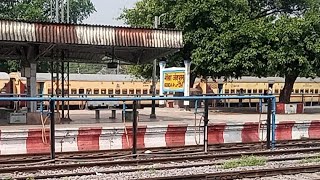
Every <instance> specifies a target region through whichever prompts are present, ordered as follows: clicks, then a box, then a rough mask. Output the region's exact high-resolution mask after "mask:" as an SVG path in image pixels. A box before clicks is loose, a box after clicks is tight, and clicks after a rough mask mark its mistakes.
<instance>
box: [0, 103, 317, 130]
mask: <svg viewBox="0 0 320 180" xmlns="http://www.w3.org/2000/svg"><path fill="white" fill-rule="evenodd" d="M138 111H139V125H148V126H167V125H168V124H170V125H174V124H186V125H194V124H195V115H194V109H192V110H191V111H185V110H183V109H177V108H157V109H156V114H157V118H156V119H150V118H149V116H150V112H151V108H144V109H139V110H138ZM198 111H199V112H203V109H198ZM121 112H122V110H121V109H117V115H116V117H117V119H114V120H112V119H109V117H110V116H111V110H107V109H102V110H100V119H99V120H96V119H95V110H71V111H70V118H71V120H72V121H71V122H70V124H57V125H56V128H58V129H59V128H80V127H106V128H107V127H123V126H124V123H123V122H122V114H121ZM200 118H201V113H200V114H198V115H197V117H196V119H197V124H198V123H199V120H200ZM260 119H261V120H266V119H267V115H266V114H261V115H260V114H253V113H252V112H242V113H241V112H236V113H230V112H219V111H218V112H217V111H216V110H210V112H209V123H245V122H259V120H260ZM312 120H320V114H277V115H276V121H277V122H280V121H296V123H299V122H301V123H302V122H309V121H312ZM126 125H129V126H130V125H132V122H126ZM41 127H42V126H41V125H10V126H0V130H14V129H30V128H41ZM46 127H49V126H48V125H47V126H46Z"/></svg>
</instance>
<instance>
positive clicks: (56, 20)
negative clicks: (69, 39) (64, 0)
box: [55, 0, 59, 23]
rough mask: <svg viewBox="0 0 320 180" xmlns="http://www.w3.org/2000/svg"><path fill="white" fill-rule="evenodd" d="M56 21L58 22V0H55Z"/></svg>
mask: <svg viewBox="0 0 320 180" xmlns="http://www.w3.org/2000/svg"><path fill="white" fill-rule="evenodd" d="M55 5H56V23H58V22H59V0H56V4H55Z"/></svg>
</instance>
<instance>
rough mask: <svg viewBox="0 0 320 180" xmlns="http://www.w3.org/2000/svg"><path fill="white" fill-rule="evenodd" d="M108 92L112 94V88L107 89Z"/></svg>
mask: <svg viewBox="0 0 320 180" xmlns="http://www.w3.org/2000/svg"><path fill="white" fill-rule="evenodd" d="M108 94H113V89H108ZM119 94H120V93H119Z"/></svg>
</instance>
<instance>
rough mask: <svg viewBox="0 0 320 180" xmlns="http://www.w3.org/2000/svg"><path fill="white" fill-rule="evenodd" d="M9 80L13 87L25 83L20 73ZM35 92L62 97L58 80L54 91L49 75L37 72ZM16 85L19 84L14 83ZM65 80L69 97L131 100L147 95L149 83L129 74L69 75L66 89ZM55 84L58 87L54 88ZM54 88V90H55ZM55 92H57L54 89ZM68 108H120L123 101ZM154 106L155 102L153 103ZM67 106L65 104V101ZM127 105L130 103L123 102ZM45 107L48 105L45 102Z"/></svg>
mask: <svg viewBox="0 0 320 180" xmlns="http://www.w3.org/2000/svg"><path fill="white" fill-rule="evenodd" d="M10 77H12V78H14V79H15V81H16V82H17V84H26V78H24V77H21V75H20V73H10ZM36 77H37V92H38V94H39V95H42V96H50V95H51V93H52V89H55V91H54V95H55V96H60V97H61V96H62V91H61V87H62V81H61V79H60V80H59V81H54V88H52V87H51V86H52V85H51V74H50V73H37V76H36ZM18 82H20V83H18ZM67 83H68V82H67V81H65V83H64V84H65V91H64V94H65V96H68V94H69V97H93V98H94V97H102V96H110V97H111V96H112V97H133V96H140V97H141V96H151V94H152V88H151V87H152V83H151V82H150V81H147V80H143V79H137V78H134V77H133V76H130V75H122V74H107V75H101V74H70V75H69V89H68V88H67V87H68V86H67ZM57 85H58V86H57ZM57 87H58V88H57ZM57 89H58V90H57ZM156 89H157V90H156V91H157V92H156V93H157V94H159V85H158V84H157V87H156ZM68 103H69V105H70V106H71V108H72V106H73V107H75V108H80V109H83V108H85V107H86V106H87V107H88V108H93V107H107V106H118V105H122V104H123V102H122V101H120V102H108V101H105V102H103V101H97V102H95V101H88V102H84V101H80V102H79V101H70V102H68ZM156 103H158V101H156ZM66 104H67V102H66ZM126 104H127V105H131V104H132V102H126ZM45 105H48V104H47V102H46V103H45ZM149 105H151V101H143V102H141V106H149Z"/></svg>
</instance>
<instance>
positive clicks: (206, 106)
mask: <svg viewBox="0 0 320 180" xmlns="http://www.w3.org/2000/svg"><path fill="white" fill-rule="evenodd" d="M208 122H209V101H208V99H206V100H205V101H204V127H203V132H204V136H203V137H204V138H203V140H204V143H203V145H204V152H205V153H207V152H208Z"/></svg>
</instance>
